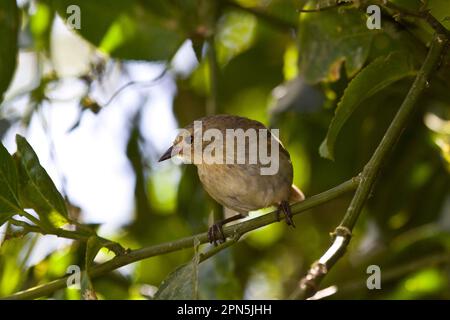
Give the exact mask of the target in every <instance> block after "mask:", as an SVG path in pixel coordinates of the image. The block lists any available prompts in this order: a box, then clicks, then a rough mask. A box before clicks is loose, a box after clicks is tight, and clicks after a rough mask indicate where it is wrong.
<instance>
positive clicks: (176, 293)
mask: <svg viewBox="0 0 450 320" xmlns="http://www.w3.org/2000/svg"><path fill="white" fill-rule="evenodd" d="M196 246H197V245H196ZM199 262H200V256H199V254H198V252H196V253H195V255H194V258H193V259H192V260H191V261H190V262H189V263H187V264H184V265H182V266H180V267H178V268H177V269H176V270H175V271H173V272H172V273H171V274H169V276H168V277H167V278H166V279H165V280H164V281H163V282H162V283H161V285H160V287H159V289H158V292H156V294H155V299H156V300H195V299H198V264H199Z"/></svg>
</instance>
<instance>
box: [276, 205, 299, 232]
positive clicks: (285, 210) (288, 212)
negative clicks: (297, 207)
mask: <svg viewBox="0 0 450 320" xmlns="http://www.w3.org/2000/svg"><path fill="white" fill-rule="evenodd" d="M281 213H283V214H284V217H285V220H286V224H287V225H288V226H292V227H293V228H295V223H294V220H293V219H292V212H291V207H290V206H289V202H288V201H281V203H280V206H279V207H278V211H277V218H278V221H280V220H281V218H280V214H281Z"/></svg>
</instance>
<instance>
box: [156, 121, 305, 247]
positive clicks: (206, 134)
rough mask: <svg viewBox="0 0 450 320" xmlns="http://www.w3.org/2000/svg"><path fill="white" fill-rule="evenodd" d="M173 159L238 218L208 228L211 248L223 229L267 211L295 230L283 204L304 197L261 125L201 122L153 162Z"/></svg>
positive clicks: (277, 144)
mask: <svg viewBox="0 0 450 320" xmlns="http://www.w3.org/2000/svg"><path fill="white" fill-rule="evenodd" d="M272 131H274V130H272ZM175 156H176V157H178V158H181V159H182V160H183V161H184V162H188V163H193V164H194V165H196V166H197V170H198V175H199V178H200V181H201V182H202V184H203V187H204V188H205V190H206V191H207V192H208V194H209V195H210V196H211V197H212V198H213V199H215V200H216V201H217V202H218V203H220V204H221V205H223V206H225V207H227V208H229V209H232V210H234V211H236V212H238V213H239V214H237V215H235V216H232V217H230V218H227V219H224V220H222V221H218V222H216V223H215V224H213V225H212V226H211V227H210V229H209V231H208V237H209V240H210V242H211V243H214V244H216V242H217V241H219V242H221V241H225V237H224V234H223V231H222V226H223V225H224V224H226V223H228V222H231V221H234V220H237V219H241V218H243V217H245V216H247V215H248V212H249V211H252V210H257V209H262V208H266V207H269V206H277V207H278V208H279V211H278V212H280V211H281V212H283V213H284V215H285V219H286V223H287V224H288V225H290V226H292V227H295V225H294V221H293V220H292V213H291V211H290V207H289V203H291V202H298V201H302V200H304V198H305V197H304V195H303V193H302V192H301V191H300V190H299V189H298V188H297V187H296V186H294V185H293V184H292V179H293V169H292V163H291V160H290V156H289V153H288V152H287V150H286V149H285V148H284V147H283V145H282V144H281V142H280V141H279V140H278V138H277V137H276V136H275V135H274V134H273V133H272V132H271V131H269V130H268V129H267V128H266V127H265V126H264V125H263V124H262V123H260V122H258V121H255V120H251V119H247V118H243V117H238V116H232V115H214V116H208V117H204V118H201V119H199V120H196V121H194V123H191V124H190V125H188V126H187V127H185V128H184V129H183V130H181V133H180V134H178V136H177V137H176V138H175V141H174V142H173V145H172V146H171V147H170V148H169V149H168V150H167V151H166V152H165V153H164V154H163V156H162V157H161V158H160V159H159V161H164V160H167V159H169V158H172V157H175Z"/></svg>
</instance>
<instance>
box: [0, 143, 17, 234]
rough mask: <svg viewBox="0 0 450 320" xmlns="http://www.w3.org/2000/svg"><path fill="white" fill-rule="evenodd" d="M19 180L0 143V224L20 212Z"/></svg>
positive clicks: (11, 159)
mask: <svg viewBox="0 0 450 320" xmlns="http://www.w3.org/2000/svg"><path fill="white" fill-rule="evenodd" d="M18 189H19V180H18V177H17V169H16V166H15V164H14V160H13V158H12V157H11V155H10V154H9V152H8V150H6V148H5V147H4V146H3V144H1V143H0V226H1V225H2V224H3V223H5V222H6V221H7V220H8V219H9V218H10V217H11V216H13V215H14V214H16V213H18V212H20V211H21V210H22V207H21V206H20V202H19V193H18Z"/></svg>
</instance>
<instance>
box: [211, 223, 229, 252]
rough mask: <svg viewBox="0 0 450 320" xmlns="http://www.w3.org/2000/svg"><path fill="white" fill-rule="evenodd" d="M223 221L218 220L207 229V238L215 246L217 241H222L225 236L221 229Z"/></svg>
mask: <svg viewBox="0 0 450 320" xmlns="http://www.w3.org/2000/svg"><path fill="white" fill-rule="evenodd" d="M222 226H223V221H218V222H216V223H214V224H213V225H212V226H211V227H209V229H208V240H209V242H210V243H211V244H214V245H215V246H217V243H219V244H220V243H224V242H225V240H226V238H225V234H224V233H223V230H222Z"/></svg>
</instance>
